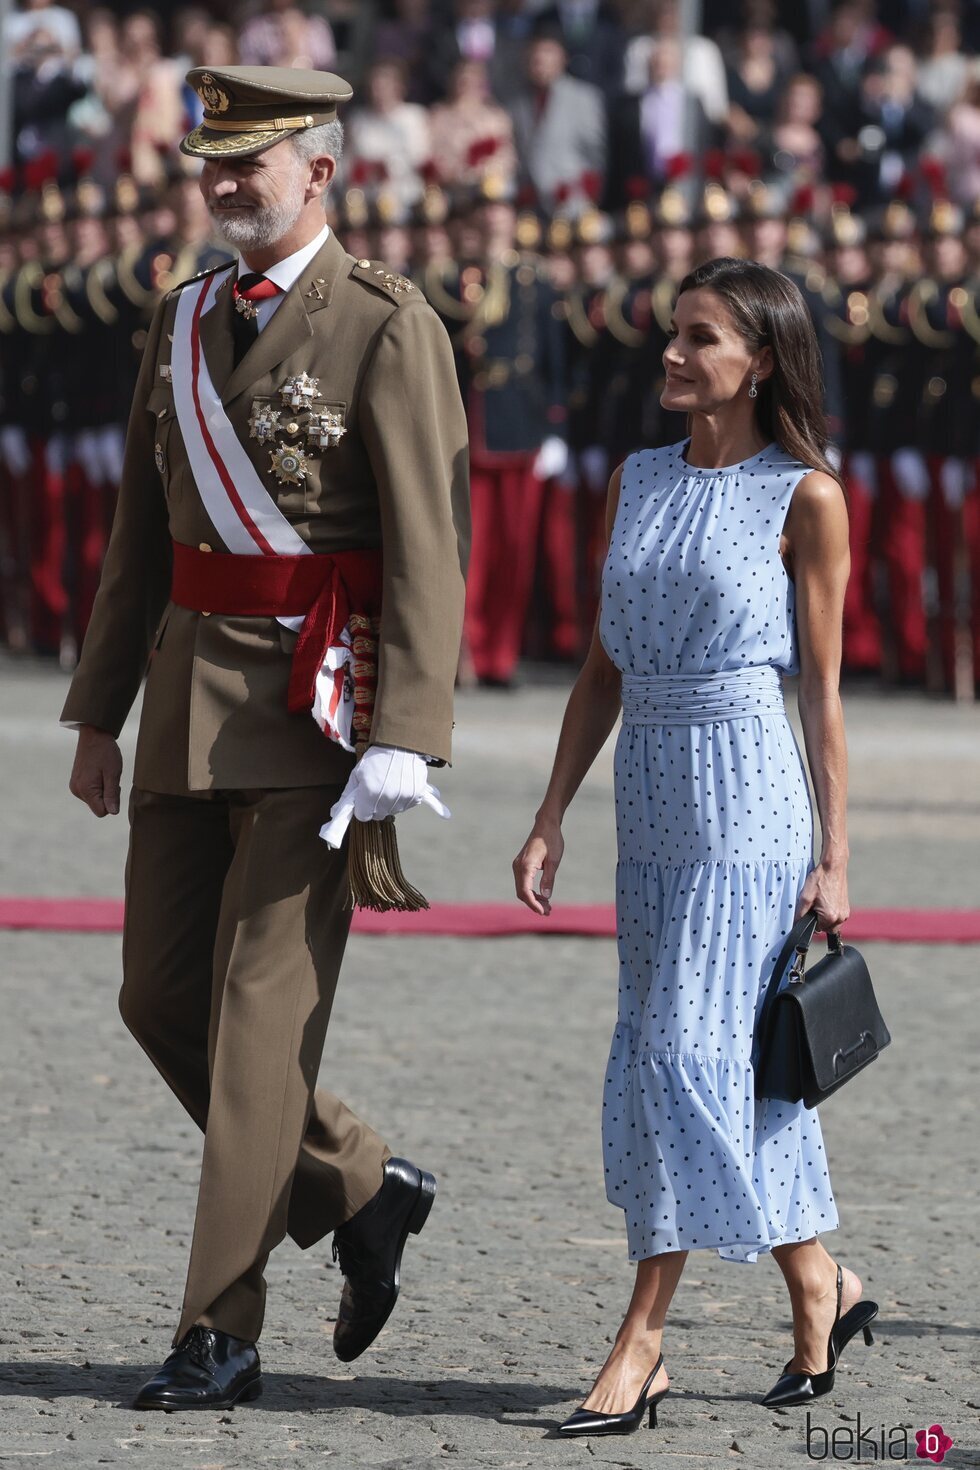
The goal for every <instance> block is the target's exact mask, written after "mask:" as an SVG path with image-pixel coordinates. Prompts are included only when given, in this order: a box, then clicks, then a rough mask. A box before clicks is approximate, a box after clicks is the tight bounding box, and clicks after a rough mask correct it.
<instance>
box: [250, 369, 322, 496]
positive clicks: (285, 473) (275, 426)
mask: <svg viewBox="0 0 980 1470" xmlns="http://www.w3.org/2000/svg"><path fill="white" fill-rule="evenodd" d="M319 392H320V380H319V378H311V377H310V376H309V374H308V373H298V374H297V375H296V376H295V377H293V378H287V379H286V381H285V383H283V385H282V387H281V388H280V389H279V397H280V398H281V400H282V405H283V406H282V408H281V409H277V408H273V407H272V405H271V404H270V403H269V402H267V401H266V402H262V403H258V402H256V403H253V404H252V412H251V414H250V415H249V420H248V426H249V431H250V433H251V436H252V438H253V439H257V440H258V442H259V443H260V444H268V443H270V441H276V435H277V434H279V433H284V434H298V433H299V432H300V425H299V423H298V422H297V421H296V420H295V419H290V420H289V421H288V422H287V423H285V424H283V425H282V426H281V427H280V423H279V420H280V419H281V418H283V417H284V416H285V414H286V412H287V410H288V409H292V410H293V411H294V412H295V411H296V410H302V409H308V410H309V417H308V418H307V420H306V429H305V432H306V443H307V448H308V449H311V450H313V451H314V452H316V451H317V450H319V449H332V448H334V447H335V446H336V445H337V444H339V443H340V441H341V439H342V438H343V437H344V435H345V434H346V432H347V430H346V429H345V428H344V411H343V408H342V407H331V406H330V405H329V404H327V405H323V406H322V407H321V406H320V405H318V404H317V402H316V400H317V398H318V396H319ZM269 457H270V460H271V467H272V473H273V474H274V475H275V477H276V479H277V480H278V481H279V483H280V485H299V484H302V482H303V480H304V479H305V478H306V473H307V469H308V467H309V461H308V455H307V453H306V451H304V450H303V449H301V448H300V447H299V445H297V444H284V443H282V442H281V441H278V442H274V443H273V448H272V449H270V451H269Z"/></svg>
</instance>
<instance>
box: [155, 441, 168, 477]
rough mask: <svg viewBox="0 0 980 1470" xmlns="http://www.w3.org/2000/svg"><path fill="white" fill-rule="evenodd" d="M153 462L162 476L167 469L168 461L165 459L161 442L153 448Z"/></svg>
mask: <svg viewBox="0 0 980 1470" xmlns="http://www.w3.org/2000/svg"><path fill="white" fill-rule="evenodd" d="M153 462H154V464H155V465H156V467H157V469H158V470H159V471H160V473H161V475H162V474H163V472H164V471H165V469H166V468H167V461H166V460H165V459H164V457H163V445H162V444H160V443H159V442H158V443H156V444H154V446H153Z"/></svg>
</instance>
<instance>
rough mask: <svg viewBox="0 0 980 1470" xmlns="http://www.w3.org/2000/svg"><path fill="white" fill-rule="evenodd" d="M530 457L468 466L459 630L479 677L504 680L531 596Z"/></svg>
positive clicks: (533, 492)
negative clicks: (467, 547)
mask: <svg viewBox="0 0 980 1470" xmlns="http://www.w3.org/2000/svg"><path fill="white" fill-rule="evenodd" d="M531 464H532V458H531V456H530V455H529V456H528V457H527V459H526V460H523V461H521V462H519V463H516V464H511V465H507V466H506V467H502V468H499V469H497V468H490V469H483V468H479V467H478V466H473V467H472V468H471V470H470V505H471V510H472V517H473V540H472V546H471V551H470V567H469V574H468V576H467V579H466V614H465V619H464V636H465V639H466V644H467V647H468V649H469V654H470V658H471V659H472V661H473V669H474V672H475V673H476V675H477V678H479V679H490V680H493V681H498V680H499V681H502V682H506V681H507V680H509V679H510V678H511V676H512V675H513V673H514V669H515V667H516V665H517V660H518V658H519V657H520V653H521V643H522V641H523V637H524V625H525V622H526V619H527V610H528V606H529V605H530V601H531V588H532V585H533V582H534V566H535V561H536V556H537V545H538V529H539V526H540V522H541V507H542V504H543V498H544V486H543V485H542V483H541V481H540V480H536V479H535V478H534V476H533V475H532V474H531Z"/></svg>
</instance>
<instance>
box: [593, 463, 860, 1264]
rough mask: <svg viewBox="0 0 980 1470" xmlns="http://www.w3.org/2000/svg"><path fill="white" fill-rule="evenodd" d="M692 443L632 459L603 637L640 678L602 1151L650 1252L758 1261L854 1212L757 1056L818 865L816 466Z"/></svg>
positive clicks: (622, 820)
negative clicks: (810, 696) (809, 753)
mask: <svg viewBox="0 0 980 1470" xmlns="http://www.w3.org/2000/svg"><path fill="white" fill-rule="evenodd" d="M688 442H689V441H685V442H684V443H682V444H675V445H671V446H668V447H667V448H665V449H656V450H643V451H641V452H640V453H639V454H634V455H631V456H630V458H629V459H628V460H627V461H626V463H625V465H624V468H623V475H622V485H621V490H620V500H619V508H618V511H617V516H616V523H615V526H614V528H613V535H612V538H611V541H610V547H609V553H608V556H607V558H606V564H605V567H604V569H603V582H602V611H601V618H600V636H601V638H602V642H603V645H604V647H605V649H606V651H607V653H608V654H609V656H610V658H612V660H613V662H614V663H615V664H616V666H617V667H618V668H619V669H620V670H621V672H622V674H623V724H622V728H621V730H620V734H619V739H618V742H617V746H616V756H615V786H616V824H617V837H618V866H617V875H616V908H617V929H618V950H619V1014H618V1019H617V1023H616V1027H615V1030H614V1032H613V1038H612V1045H611V1048H610V1052H609V1062H608V1066H607V1069H606V1078H605V1087H604V1094H603V1124H602V1146H603V1162H604V1167H605V1179H606V1194H607V1196H608V1198H609V1200H610V1201H611V1202H612V1203H613V1204H615V1205H618V1206H619V1207H620V1208H621V1209H622V1210H623V1211H624V1213H625V1219H626V1230H627V1239H628V1243H629V1254H630V1258H631V1259H632V1260H642V1259H644V1258H645V1257H647V1256H651V1255H656V1254H658V1253H659V1252H661V1251H669V1250H692V1249H693V1250H698V1249H714V1250H717V1251H718V1253H719V1255H720V1256H722V1257H723V1258H725V1259H727V1260H733V1261H755V1260H756V1259H757V1258H758V1254H759V1252H760V1251H768V1250H771V1249H772V1247H773V1246H774V1245H779V1244H782V1243H783V1242H785V1241H791V1240H808V1239H809V1238H810V1237H811V1236H813V1235H816V1234H819V1233H821V1232H822V1231H825V1230H832V1229H834V1228H835V1227H836V1226H837V1224H838V1217H837V1209H836V1205H835V1203H834V1198H833V1193H832V1191H831V1185H830V1179H829V1175H828V1170H827V1161H826V1156H825V1153H824V1147H823V1139H822V1136H821V1132H820V1125H819V1122H818V1119H817V1114H816V1112H815V1111H813V1110H810V1109H806V1108H804V1107H803V1106H802V1104H789V1103H777V1102H774V1101H772V1100H768V1101H761V1102H758V1101H756V1099H755V1098H754V1096H753V1091H754V1078H753V1071H752V1065H751V1049H752V1035H753V1030H754V1026H755V1020H756V1017H757V1015H758V1012H759V1009H760V1007H761V1003H762V998H763V993H764V989H765V985H766V982H767V980H768V977H769V974H770V973H771V969H772V965H773V963H774V962H775V959H776V956H777V954H778V953H779V950H780V948H781V947H782V941H783V939H784V938H785V936H786V934H788V932H789V930H790V929H791V927H792V924H793V915H794V911H795V907H796V902H797V898H798V896H799V893H800V890H801V888H802V886H803V883H804V881H805V879H806V876H807V874H808V872H809V871H810V869H811V868H812V866H813V860H812V851H813V816H812V811H811V807H810V798H809V792H808V789H807V783H806V777H805V773H804V768H803V762H802V758H801V755H800V751H799V748H798V746H797V743H796V739H795V736H794V734H793V729H792V726H791V725H790V724H789V721H788V719H787V718H786V714H785V710H784V707H783V702H782V692H781V688H780V671H782V672H786V673H795V672H796V671H797V669H798V653H797V643H796V629H795V611H794V601H793V584H792V583H791V582H790V580H789V578H788V577H787V575H786V572H785V569H784V567H783V565H782V561H781V559H780V556H779V538H780V534H781V531H782V527H783V524H784V522H785V519H786V514H787V511H788V509H789V504H790V500H791V498H792V494H793V490H794V489H795V487H796V485H797V484H798V483H799V481H800V479H801V478H802V477H803V475H804V474H806V473H807V466H805V465H802V464H799V463H797V462H796V461H793V460H789V459H787V457H786V456H785V454H784V453H783V451H782V450H780V449H779V447H778V446H777V445H769V446H768V447H767V448H766V449H764V450H763V451H761V453H760V454H758V455H755V456H753V458H751V459H748V460H746V461H745V462H744V463H743V464H741V465H734V466H730V467H728V468H727V469H714V470H698V469H695V468H694V467H693V466H691V465H689V464H687V462H686V459H685V458H684V451H685V450H686V448H687V445H688Z"/></svg>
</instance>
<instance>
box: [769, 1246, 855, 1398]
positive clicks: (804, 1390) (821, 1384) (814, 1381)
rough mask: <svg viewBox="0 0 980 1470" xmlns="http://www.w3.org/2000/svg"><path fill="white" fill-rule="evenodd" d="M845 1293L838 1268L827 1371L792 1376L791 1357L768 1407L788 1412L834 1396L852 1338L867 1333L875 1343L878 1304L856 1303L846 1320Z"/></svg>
mask: <svg viewBox="0 0 980 1470" xmlns="http://www.w3.org/2000/svg"><path fill="white" fill-rule="evenodd" d="M842 1292H843V1273H842V1272H841V1268H840V1266H838V1267H837V1314H836V1316H835V1317H834V1325H833V1327H832V1328H831V1329H830V1338H829V1339H828V1342H827V1367H826V1369H825V1371H824V1372H823V1373H791V1372H790V1371H789V1363H792V1361H793V1359H792V1358H790V1360H789V1363H787V1364H786V1365H785V1367H784V1368H783V1371H782V1373H781V1374H780V1375H779V1377H778V1378H777V1379H776V1382H775V1383H774V1384H773V1386H772V1388H771V1389H770V1390H769V1392H768V1393H767V1394H766V1396H765V1398H764V1399H763V1400H762V1402H763V1403H764V1404H765V1405H766V1407H767V1408H770V1409H774V1408H778V1409H785V1408H788V1407H789V1406H790V1405H791V1404H808V1403H810V1402H811V1400H813V1399H819V1398H822V1397H823V1395H824V1394H825V1393H830V1390H831V1389H832V1388H833V1386H834V1378H835V1376H836V1374H837V1363H838V1360H839V1358H840V1355H841V1353H842V1351H843V1349H844V1347H845V1346H846V1345H847V1343H849V1342H850V1340H851V1338H852V1337H854V1336H855V1334H856V1333H858V1332H863V1333H864V1340H865V1342H866V1343H867V1345H868V1347H870V1346H871V1344H872V1343H873V1342H874V1338H873V1336H872V1334H871V1325H870V1324H871V1323H872V1322H873V1321H874V1319H875V1317H877V1315H878V1303H877V1302H870V1301H865V1302H856V1303H855V1305H854V1306H853V1307H851V1309H850V1311H847V1312H845V1313H844V1315H843V1317H842V1316H841V1314H840V1308H841V1295H842Z"/></svg>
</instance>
